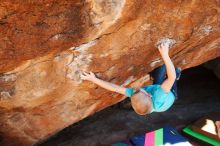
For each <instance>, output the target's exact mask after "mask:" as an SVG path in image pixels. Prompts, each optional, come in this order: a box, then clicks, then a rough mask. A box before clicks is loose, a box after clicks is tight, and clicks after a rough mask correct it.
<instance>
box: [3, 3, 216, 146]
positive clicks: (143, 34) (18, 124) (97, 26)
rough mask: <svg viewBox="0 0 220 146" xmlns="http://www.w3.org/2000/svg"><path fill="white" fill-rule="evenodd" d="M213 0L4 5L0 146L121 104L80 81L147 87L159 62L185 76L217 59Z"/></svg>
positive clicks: (22, 144)
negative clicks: (88, 74)
mask: <svg viewBox="0 0 220 146" xmlns="http://www.w3.org/2000/svg"><path fill="white" fill-rule="evenodd" d="M219 24H220V2H219V1H217V0H206V1H200V0H189V1H182V0H176V1H168V0H163V1H159V0H142V1H136V0H120V1H119V0H74V1H68V0H62V1H59V0H33V1H18V0H16V1H14V0H2V1H1V3H0V145H7V146H17V145H19V146H28V145H32V144H34V143H37V142H40V141H42V140H45V139H46V138H48V137H50V136H52V135H54V134H55V133H57V132H58V131H60V130H62V129H63V128H65V127H67V126H69V125H71V124H73V123H76V122H78V121H80V120H82V119H83V118H85V117H88V116H90V115H92V114H94V113H95V112H98V111H100V110H102V109H104V108H106V107H108V106H111V105H113V104H115V103H118V102H119V101H122V100H123V99H125V97H124V96H121V95H119V94H117V93H112V92H109V91H106V90H104V89H102V88H100V87H98V86H97V85H95V84H93V83H90V82H87V81H83V82H82V81H81V79H80V77H79V73H80V72H81V71H93V72H95V73H96V75H97V76H98V77H99V78H102V79H104V80H107V81H110V82H113V83H116V84H120V85H123V86H131V87H140V86H143V85H146V84H149V82H148V81H149V75H148V73H149V72H150V71H152V70H153V69H154V68H156V67H157V66H159V65H161V64H162V63H163V62H162V60H161V58H160V55H159V53H158V50H157V49H156V47H155V46H156V45H157V43H158V42H161V41H163V40H167V39H170V40H172V42H173V43H175V44H174V46H173V47H172V49H171V50H170V56H171V58H172V60H173V62H174V64H175V65H176V66H179V67H181V68H182V69H187V68H190V67H193V66H197V65H199V64H202V63H204V62H207V61H209V60H212V59H214V58H216V57H219V56H220V50H219V49H220V25H219Z"/></svg>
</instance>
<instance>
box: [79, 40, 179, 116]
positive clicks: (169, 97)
mask: <svg viewBox="0 0 220 146" xmlns="http://www.w3.org/2000/svg"><path fill="white" fill-rule="evenodd" d="M169 48H170V44H169V43H161V44H159V45H158V50H159V52H160V55H161V57H162V59H163V61H164V65H162V66H160V67H158V68H156V69H155V70H154V71H153V72H152V77H153V79H154V81H153V85H149V86H144V87H141V88H140V89H133V88H125V87H122V86H119V85H116V84H113V83H110V82H107V81H104V80H101V79H99V78H97V77H96V76H95V74H94V73H92V72H90V73H87V72H82V73H81V75H80V76H81V79H82V80H88V81H91V82H93V83H95V84H97V85H99V86H101V87H102V88H105V89H107V90H109V91H113V92H117V93H120V94H123V95H125V96H127V97H130V99H131V105H132V108H133V109H134V111H135V112H136V113H137V114H139V115H146V114H150V113H152V112H164V111H166V110H168V109H169V108H170V107H171V106H172V105H173V103H174V100H175V98H177V85H176V82H177V80H178V79H179V77H180V74H181V69H180V68H175V67H174V65H173V63H172V61H171V59H170V57H169Z"/></svg>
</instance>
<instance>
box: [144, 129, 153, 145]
mask: <svg viewBox="0 0 220 146" xmlns="http://www.w3.org/2000/svg"><path fill="white" fill-rule="evenodd" d="M154 136H155V131H152V132H149V133H146V135H145V141H144V146H154V140H155V138H154Z"/></svg>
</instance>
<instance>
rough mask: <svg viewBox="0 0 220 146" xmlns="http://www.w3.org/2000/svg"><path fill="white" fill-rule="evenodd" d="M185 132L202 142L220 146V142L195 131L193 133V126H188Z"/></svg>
mask: <svg viewBox="0 0 220 146" xmlns="http://www.w3.org/2000/svg"><path fill="white" fill-rule="evenodd" d="M183 131H184V132H185V133H187V134H189V135H191V136H193V137H195V138H198V139H199V140H202V141H205V142H207V143H209V144H212V145H215V146H220V142H219V141H217V140H215V139H212V138H209V137H207V136H205V135H203V134H200V133H197V132H195V131H193V130H192V129H191V126H187V127H186V128H184V129H183Z"/></svg>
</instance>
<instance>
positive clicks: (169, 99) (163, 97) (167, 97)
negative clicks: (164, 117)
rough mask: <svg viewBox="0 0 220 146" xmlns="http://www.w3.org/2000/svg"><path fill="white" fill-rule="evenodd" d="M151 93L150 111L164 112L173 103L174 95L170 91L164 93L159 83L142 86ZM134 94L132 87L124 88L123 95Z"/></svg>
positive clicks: (129, 95)
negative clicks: (151, 104) (151, 107)
mask: <svg viewBox="0 0 220 146" xmlns="http://www.w3.org/2000/svg"><path fill="white" fill-rule="evenodd" d="M142 89H144V90H145V91H147V92H148V93H150V94H151V95H152V103H153V110H152V112H164V111H166V110H168V109H169V108H170V107H171V106H172V105H173V103H174V100H175V97H174V95H173V93H172V92H171V91H169V92H168V93H166V92H165V91H164V90H163V89H162V88H161V86H160V85H157V84H154V85H150V86H144V87H142ZM133 94H134V89H133V88H126V92H125V95H126V96H127V97H131V96H132V95H133Z"/></svg>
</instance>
